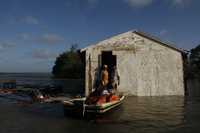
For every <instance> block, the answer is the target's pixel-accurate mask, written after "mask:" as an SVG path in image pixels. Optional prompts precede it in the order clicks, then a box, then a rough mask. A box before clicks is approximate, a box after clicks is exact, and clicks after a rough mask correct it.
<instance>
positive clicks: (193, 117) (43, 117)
mask: <svg viewBox="0 0 200 133" xmlns="http://www.w3.org/2000/svg"><path fill="white" fill-rule="evenodd" d="M0 107H1V110H0V124H1V127H0V132H1V133H10V132H11V133H19V132H20V133H26V132H29V133H31V132H37V133H43V132H48V133H55V132H59V133H66V132H72V133H102V132H109V133H111V132H115V133H132V132H134V133H141V132H148V133H149V132H150V133H157V132H159V133H160V132H166V133H168V132H179V133H180V132H181V133H182V132H192V131H196V132H198V131H199V123H200V120H199V118H200V117H199V116H200V110H199V109H200V108H199V107H200V100H199V99H197V100H191V99H186V100H185V98H184V97H128V98H126V100H125V101H124V103H123V104H122V106H121V107H120V108H117V109H116V110H114V111H112V112H110V113H108V114H105V115H103V116H98V117H95V118H92V119H91V118H90V119H75V118H71V117H64V114H63V110H62V106H61V105H58V104H48V105H46V104H41V105H31V106H28V107H27V106H23V107H21V106H18V105H16V104H13V103H12V104H5V102H2V100H1V99H0Z"/></svg>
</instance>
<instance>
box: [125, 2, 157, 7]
mask: <svg viewBox="0 0 200 133" xmlns="http://www.w3.org/2000/svg"><path fill="white" fill-rule="evenodd" d="M124 1H125V2H127V3H128V4H129V5H130V6H132V7H138V8H141V7H146V6H149V5H151V4H152V3H153V1H154V0H124Z"/></svg>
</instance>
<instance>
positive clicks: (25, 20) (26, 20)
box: [17, 16, 39, 25]
mask: <svg viewBox="0 0 200 133" xmlns="http://www.w3.org/2000/svg"><path fill="white" fill-rule="evenodd" d="M17 21H18V22H22V23H25V24H35V25H36V24H39V19H38V18H36V17H34V16H24V17H20V18H17Z"/></svg>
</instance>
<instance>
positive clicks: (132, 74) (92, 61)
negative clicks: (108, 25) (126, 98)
mask: <svg viewBox="0 0 200 133" xmlns="http://www.w3.org/2000/svg"><path fill="white" fill-rule="evenodd" d="M80 51H81V53H82V55H84V58H85V95H86V96H87V95H88V94H89V93H90V92H91V91H92V89H94V88H95V87H96V86H97V82H98V79H99V76H100V71H101V68H102V66H103V65H104V64H106V65H108V69H111V67H113V66H117V69H118V71H119V73H120V85H119V86H118V90H119V91H120V92H123V93H125V94H128V95H135V96H168V95H181V96H184V94H185V87H184V67H183V63H184V60H183V55H184V54H185V53H184V51H183V50H181V49H179V48H176V47H175V46H174V45H171V44H169V43H166V42H164V41H161V40H160V39H157V38H156V37H154V36H151V35H149V34H147V33H144V32H141V31H128V32H126V33H122V34H119V35H116V36H113V37H110V38H108V39H106V40H103V41H100V42H98V43H96V44H94V45H90V46H88V47H86V48H83V49H81V50H80ZM108 71H109V70H108Z"/></svg>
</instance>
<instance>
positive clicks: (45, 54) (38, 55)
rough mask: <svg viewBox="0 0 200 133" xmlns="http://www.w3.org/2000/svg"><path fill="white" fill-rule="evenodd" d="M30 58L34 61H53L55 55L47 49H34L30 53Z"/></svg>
mask: <svg viewBox="0 0 200 133" xmlns="http://www.w3.org/2000/svg"><path fill="white" fill-rule="evenodd" d="M32 57H33V58H35V59H45V60H46V59H55V58H56V57H57V54H56V53H54V52H51V51H49V50H47V49H35V50H33V51H32Z"/></svg>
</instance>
